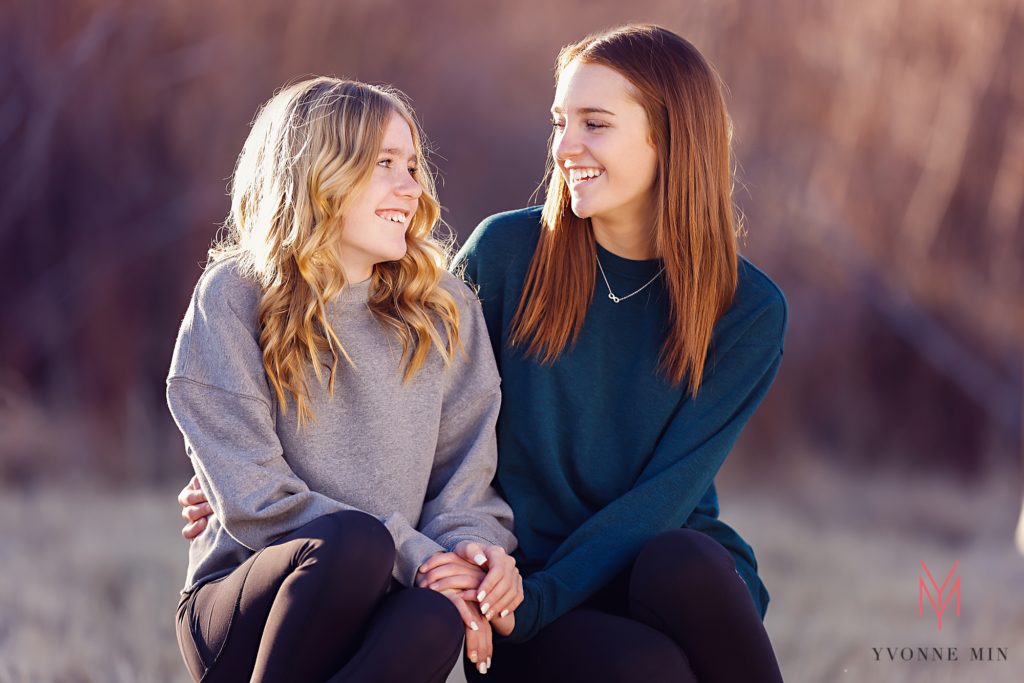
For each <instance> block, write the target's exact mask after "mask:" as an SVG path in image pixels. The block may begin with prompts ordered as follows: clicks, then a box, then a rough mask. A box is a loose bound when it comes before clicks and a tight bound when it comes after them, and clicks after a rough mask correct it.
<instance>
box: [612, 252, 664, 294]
mask: <svg viewBox="0 0 1024 683" xmlns="http://www.w3.org/2000/svg"><path fill="white" fill-rule="evenodd" d="M595 256H596V254H595ZM597 267H598V268H599V269H600V270H601V277H602V278H604V286H605V287H607V288H608V298H609V299H611V300H612V303H616V304H617V303H619V302H620V301H625V300H626V299H628V298H629V297H631V296H636V295H637V294H639V293H640V292H642V291H644V290H645V289H647V287H648V286H649V285H650V284H651V283H652V282H654V281H655V280H657V279H658V277H659V276H660V275H661V274H662V273H664V272H665V267H664V266H662V267H661V270H659V271H658V272H657V273H656V274H655V276H654V277H652V278H651V279H650V280H648V281H647V284H646V285H644V286H643V287H641V288H640V289H638V290H636V291H635V292H631V293H630V294H627V295H626V296H615V293H614V292H612V286H611V285H610V284H608V276H607V275H605V274H604V266H602V265H601V257H600V256H597Z"/></svg>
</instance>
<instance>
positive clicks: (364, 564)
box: [177, 511, 464, 683]
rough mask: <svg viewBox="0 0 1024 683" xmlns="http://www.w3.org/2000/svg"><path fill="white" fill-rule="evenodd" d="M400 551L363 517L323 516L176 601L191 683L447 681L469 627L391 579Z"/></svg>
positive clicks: (434, 596) (435, 600)
mask: <svg viewBox="0 0 1024 683" xmlns="http://www.w3.org/2000/svg"><path fill="white" fill-rule="evenodd" d="M394 561H395V547H394V542H393V541H392V538H391V534H390V533H388V530H387V529H386V528H385V527H384V525H383V524H381V522H380V521H378V520H377V519H376V518H374V517H372V516H370V515H368V514H365V513H362V512H353V511H345V512H337V513H334V514H330V515H325V516H323V517H319V518H317V519H315V520H313V521H312V522H310V523H309V524H306V525H305V526H303V527H301V528H299V529H297V530H296V531H294V532H292V533H290V534H288V535H286V536H283V537H282V538H280V539H278V540H277V541H275V542H274V543H272V544H271V545H269V546H267V547H266V548H263V549H262V550H260V551H257V552H256V553H255V554H253V555H252V556H251V557H250V558H248V559H247V560H246V561H245V562H244V563H242V564H241V565H239V566H238V567H237V568H236V569H235V570H234V571H232V572H231V573H230V574H228V575H227V576H225V577H223V578H219V579H216V580H214V581H211V582H209V583H206V584H203V585H202V586H200V587H199V588H198V589H197V590H195V591H193V592H192V593H190V594H188V595H186V596H184V597H183V598H182V600H181V602H180V604H179V605H178V612H177V622H178V645H179V647H180V648H181V652H182V655H183V657H184V658H185V663H186V665H187V667H188V670H189V673H191V674H192V678H193V679H195V680H197V681H198V680H203V681H204V682H216V681H248V680H250V679H251V680H252V681H296V682H297V683H303V682H305V681H309V682H310V683H314V682H315V683H320V682H322V681H330V682H331V683H341V682H342V681H369V680H372V681H382V682H383V681H395V682H399V681H401V682H406V681H409V682H416V681H423V682H429V683H434V682H437V683H440V682H442V681H444V680H445V678H446V677H447V676H448V673H449V672H450V671H451V669H452V667H453V666H454V665H455V663H456V661H457V659H458V656H459V652H460V650H461V644H462V637H463V634H464V627H463V624H462V619H461V618H460V616H459V613H458V610H456V609H455V606H454V605H453V604H452V603H451V602H450V601H449V600H448V599H447V598H446V597H444V596H443V595H441V594H440V593H436V592H434V591H431V590H427V589H422V588H404V587H401V586H400V585H399V584H398V583H397V582H395V583H393V582H392V579H391V569H392V566H393V564H394Z"/></svg>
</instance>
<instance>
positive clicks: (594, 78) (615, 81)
mask: <svg viewBox="0 0 1024 683" xmlns="http://www.w3.org/2000/svg"><path fill="white" fill-rule="evenodd" d="M632 91H633V86H632V84H631V83H630V82H629V81H628V80H626V78H625V76H623V75H622V74H620V73H619V72H618V71H616V70H615V69H612V68H610V67H607V66H604V65H603V64H586V63H583V62H580V61H579V60H576V61H574V62H572V63H571V64H569V66H567V67H566V68H565V70H564V71H563V72H562V74H561V76H559V78H558V85H557V86H556V87H555V101H554V103H553V104H552V107H553V108H555V109H561V110H562V111H569V110H571V109H577V108H582V107H600V108H602V109H609V110H612V111H617V109H621V108H625V107H628V106H629V105H633V106H639V104H637V102H636V100H635V99H634V98H633V96H632Z"/></svg>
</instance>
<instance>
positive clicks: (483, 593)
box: [476, 591, 487, 612]
mask: <svg viewBox="0 0 1024 683" xmlns="http://www.w3.org/2000/svg"><path fill="white" fill-rule="evenodd" d="M486 597H487V591H480V592H479V593H477V594H476V601H477V602H480V601H482V600H483V599H484V598H486ZM483 611H484V612H486V611H487V610H483Z"/></svg>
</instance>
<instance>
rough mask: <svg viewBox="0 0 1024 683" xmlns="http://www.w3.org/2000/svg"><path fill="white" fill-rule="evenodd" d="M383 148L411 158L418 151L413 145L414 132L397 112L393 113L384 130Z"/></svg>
mask: <svg viewBox="0 0 1024 683" xmlns="http://www.w3.org/2000/svg"><path fill="white" fill-rule="evenodd" d="M381 147H383V148H384V149H390V150H395V151H397V152H399V153H402V154H407V155H409V156H414V155H415V152H416V149H415V145H414V144H413V138H412V130H411V129H410V128H409V122H408V121H406V120H405V118H404V117H403V116H402V115H401V114H399V113H398V112H397V111H394V112H391V117H390V118H389V119H388V124H387V126H386V127H385V128H384V140H383V141H382V143H381Z"/></svg>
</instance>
